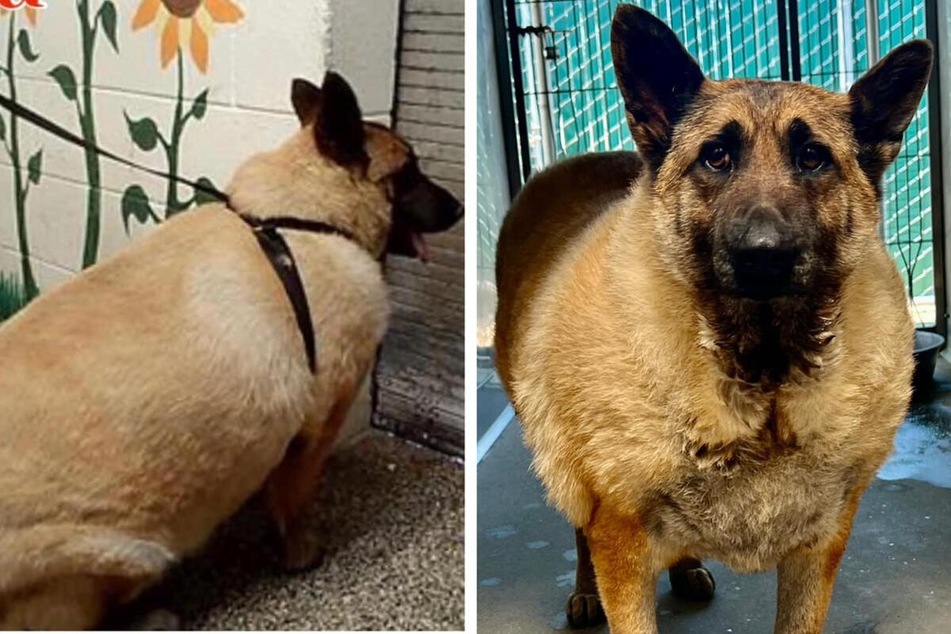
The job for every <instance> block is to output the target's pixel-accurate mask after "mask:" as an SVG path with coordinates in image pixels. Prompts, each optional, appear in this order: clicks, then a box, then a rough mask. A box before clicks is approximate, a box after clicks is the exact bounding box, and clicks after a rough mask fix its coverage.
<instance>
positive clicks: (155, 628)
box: [128, 610, 182, 632]
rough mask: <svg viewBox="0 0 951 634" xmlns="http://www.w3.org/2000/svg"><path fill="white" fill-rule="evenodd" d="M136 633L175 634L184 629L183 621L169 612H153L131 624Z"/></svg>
mask: <svg viewBox="0 0 951 634" xmlns="http://www.w3.org/2000/svg"><path fill="white" fill-rule="evenodd" d="M128 627H129V629H130V630H132V631H136V632H175V631H178V630H181V629H182V624H181V620H179V618H178V616H176V615H175V614H173V613H172V612H169V611H168V610H152V611H151V612H148V613H146V614H143V615H142V616H140V617H138V618H137V619H135V620H134V621H132V623H130V624H129V626H128Z"/></svg>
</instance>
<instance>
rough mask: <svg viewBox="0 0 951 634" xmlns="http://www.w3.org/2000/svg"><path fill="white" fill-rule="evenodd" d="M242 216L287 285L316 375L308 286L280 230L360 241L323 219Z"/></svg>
mask: <svg viewBox="0 0 951 634" xmlns="http://www.w3.org/2000/svg"><path fill="white" fill-rule="evenodd" d="M238 215H239V217H240V218H241V219H242V220H244V222H245V223H247V225H248V226H249V227H251V230H252V231H253V232H254V236H255V237H256V238H257V239H258V244H260V245H261V249H262V250H263V251H264V255H266V256H267V259H268V261H269V262H270V263H271V266H272V267H274V272H275V273H277V277H278V278H279V279H280V280H281V284H282V285H283V286H284V292H285V293H287V298H288V299H289V300H290V302H291V307H293V309H294V317H295V318H296V319H297V328H298V330H300V334H301V337H302V338H303V340H304V350H305V352H307V367H309V368H310V371H311V373H312V374H313V373H316V372H317V347H316V343H315V341H314V324H313V322H312V321H311V319H310V305H309V304H308V303H307V293H305V292H304V284H303V282H301V278H300V271H299V270H298V269H297V262H295V261H294V254H293V253H291V250H290V247H288V246H287V241H286V240H284V236H282V235H281V234H280V233H279V232H278V230H279V229H290V230H292V231H306V232H309V233H318V234H325V235H335V236H340V237H342V238H346V239H347V240H349V241H351V242H354V243H356V242H357V239H356V237H355V236H354V235H353V234H352V233H350V232H349V231H347V230H346V229H341V228H340V227H335V226H334V225H332V224H329V223H326V222H321V221H319V220H304V219H303V218H294V217H291V216H275V217H273V218H257V217H255V216H250V215H248V214H238Z"/></svg>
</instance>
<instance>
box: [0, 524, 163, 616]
mask: <svg viewBox="0 0 951 634" xmlns="http://www.w3.org/2000/svg"><path fill="white" fill-rule="evenodd" d="M174 560H175V557H174V555H173V553H172V552H171V551H169V550H168V549H167V548H166V547H165V546H163V545H162V544H159V543H157V542H152V541H148V540H143V539H139V538H136V537H132V536H131V535H126V534H125V533H121V532H117V531H113V530H109V529H104V528H100V527H96V526H81V525H80V526H75V525H49V526H34V527H30V528H23V529H17V530H13V531H9V532H6V533H3V534H0V629H85V628H88V627H93V626H95V625H97V624H98V621H99V619H100V618H101V617H102V614H103V612H104V610H105V609H106V607H107V606H108V605H111V604H118V603H124V602H126V601H130V600H132V599H133V598H135V596H136V595H138V594H139V593H140V592H141V591H142V590H143V589H145V588H146V587H148V586H149V585H151V584H152V583H154V582H156V581H157V580H158V579H159V578H160V577H161V576H162V574H163V573H164V572H165V570H167V569H168V567H169V566H170V565H171V564H172V563H173V562H174Z"/></svg>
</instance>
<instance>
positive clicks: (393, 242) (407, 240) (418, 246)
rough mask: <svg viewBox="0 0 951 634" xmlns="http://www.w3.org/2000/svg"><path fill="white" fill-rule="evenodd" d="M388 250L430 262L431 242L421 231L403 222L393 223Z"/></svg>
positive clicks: (395, 253)
mask: <svg viewBox="0 0 951 634" xmlns="http://www.w3.org/2000/svg"><path fill="white" fill-rule="evenodd" d="M386 250H387V252H389V253H392V254H394V255H402V256H405V257H408V258H415V259H418V260H420V261H421V262H429V260H430V253H429V243H428V242H426V238H425V237H424V236H423V234H422V233H421V232H420V231H417V230H415V229H413V228H412V227H409V226H407V225H405V224H402V223H398V222H396V223H393V227H392V228H391V229H390V237H389V241H388V242H387V245H386Z"/></svg>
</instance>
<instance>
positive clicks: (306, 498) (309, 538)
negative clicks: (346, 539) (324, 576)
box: [265, 388, 357, 570]
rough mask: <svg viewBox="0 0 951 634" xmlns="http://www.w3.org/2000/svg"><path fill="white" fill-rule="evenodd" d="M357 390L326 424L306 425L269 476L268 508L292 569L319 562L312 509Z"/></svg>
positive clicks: (344, 399) (338, 405) (347, 394)
mask: <svg viewBox="0 0 951 634" xmlns="http://www.w3.org/2000/svg"><path fill="white" fill-rule="evenodd" d="M356 394H357V390H356V388H353V389H348V390H346V391H345V396H344V397H342V398H338V400H337V402H336V404H335V405H334V407H333V409H332V410H331V412H330V416H329V417H328V418H327V420H326V421H324V422H323V425H314V426H312V425H307V426H305V428H304V429H303V430H301V432H300V433H299V434H298V435H297V436H296V437H295V438H294V440H293V441H291V444H290V446H289V447H288V448H287V453H286V454H285V455H284V460H283V461H282V462H281V464H280V465H278V467H277V469H275V470H274V472H273V473H271V475H270V477H269V478H268V482H267V486H266V494H265V495H266V499H267V504H268V509H269V510H270V513H271V517H272V519H273V520H274V523H275V524H276V525H277V529H278V531H279V532H280V533H281V538H282V539H283V541H284V566H285V567H286V568H288V569H289V570H303V569H306V568H310V567H313V566H316V565H319V564H320V560H321V558H322V556H323V551H322V549H321V545H320V541H319V536H318V535H317V531H316V530H315V527H314V526H313V525H312V523H311V521H310V519H311V514H310V513H309V511H311V510H312V508H313V505H314V502H315V501H316V499H317V493H318V491H319V490H320V480H321V475H322V474H323V470H324V466H325V465H326V463H327V458H329V457H330V453H331V451H332V450H333V446H334V440H335V439H336V437H337V433H338V432H339V431H340V428H341V427H342V426H343V423H344V421H345V420H346V418H347V413H348V412H349V411H350V406H351V405H352V404H353V401H354V399H355V398H356Z"/></svg>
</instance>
